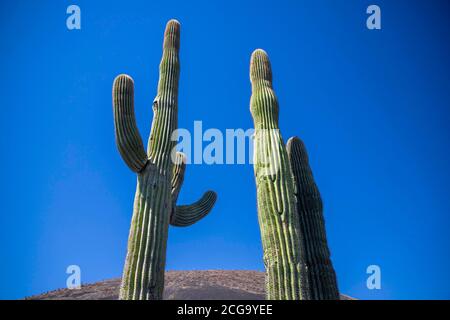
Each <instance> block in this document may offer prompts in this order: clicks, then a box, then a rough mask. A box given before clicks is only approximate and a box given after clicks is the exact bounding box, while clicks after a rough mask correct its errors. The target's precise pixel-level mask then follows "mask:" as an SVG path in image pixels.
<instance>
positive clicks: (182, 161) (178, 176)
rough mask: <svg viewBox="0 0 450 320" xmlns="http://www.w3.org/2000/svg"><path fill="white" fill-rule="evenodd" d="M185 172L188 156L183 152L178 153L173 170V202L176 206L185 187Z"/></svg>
mask: <svg viewBox="0 0 450 320" xmlns="http://www.w3.org/2000/svg"><path fill="white" fill-rule="evenodd" d="M185 171H186V156H185V155H184V154H183V153H182V152H177V153H176V157H175V164H174V166H173V170H172V202H173V203H174V205H175V204H176V203H177V200H178V195H179V194H180V190H181V186H182V185H183V181H184V173H185Z"/></svg>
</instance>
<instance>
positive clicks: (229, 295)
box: [27, 270, 351, 300]
mask: <svg viewBox="0 0 450 320" xmlns="http://www.w3.org/2000/svg"><path fill="white" fill-rule="evenodd" d="M119 285H120V279H111V280H105V281H100V282H97V283H93V284H86V285H83V286H82V287H81V289H79V290H69V289H59V290H55V291H51V292H47V293H44V294H40V295H36V296H32V297H28V298H27V299H32V300H117V298H118V295H119ZM164 299H166V300H264V273H263V272H260V271H237V270H236V271H234V270H208V271H168V272H166V277H165V290H164ZM341 299H344V300H348V299H351V298H349V297H348V296H345V295H341Z"/></svg>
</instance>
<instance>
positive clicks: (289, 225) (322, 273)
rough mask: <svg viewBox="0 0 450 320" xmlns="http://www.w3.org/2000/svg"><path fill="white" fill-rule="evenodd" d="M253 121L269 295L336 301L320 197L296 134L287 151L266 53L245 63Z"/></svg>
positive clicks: (259, 213) (336, 293) (256, 52)
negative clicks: (248, 68)
mask: <svg viewBox="0 0 450 320" xmlns="http://www.w3.org/2000/svg"><path fill="white" fill-rule="evenodd" d="M250 80H251V82H252V97H251V101H250V111H251V113H252V116H253V121H254V124H255V137H254V154H255V160H254V168H255V176H256V188H257V199H258V218H259V224H260V229H261V238H262V243H263V249H264V263H265V267H266V294H267V298H268V299H305V300H306V299H308V300H309V299H339V291H338V288H337V282H336V275H335V273H334V269H333V266H332V264H331V260H330V252H329V250H328V245H327V242H326V236H325V226H324V220H323V215H322V201H321V198H320V194H319V191H318V189H317V186H316V184H315V183H314V180H313V177H312V173H311V169H310V167H309V164H308V157H307V154H306V150H305V148H304V145H303V143H302V142H301V141H300V140H299V139H298V138H291V139H290V140H289V141H288V144H287V149H286V148H285V146H284V143H283V139H282V137H281V134H280V132H279V125H278V111H279V109H278V101H277V98H276V96H275V93H274V91H273V88H272V70H271V66H270V61H269V58H268V56H267V54H266V53H265V52H264V51H263V50H260V49H258V50H255V52H253V54H252V58H251V62H250Z"/></svg>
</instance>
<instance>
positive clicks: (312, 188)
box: [287, 137, 339, 300]
mask: <svg viewBox="0 0 450 320" xmlns="http://www.w3.org/2000/svg"><path fill="white" fill-rule="evenodd" d="M287 152H288V156H289V160H290V163H291V167H292V171H293V174H294V180H295V184H296V197H297V211H298V215H299V219H300V230H301V233H302V235H303V237H302V240H303V244H302V248H303V250H304V251H305V254H304V259H305V260H304V265H305V266H306V274H307V277H308V285H309V291H310V293H309V295H310V298H311V299H313V300H338V299H339V290H338V285H337V281H336V273H335V271H334V268H333V264H332V263H331V260H330V250H329V249H328V244H327V237H326V232H325V221H324V218H323V206H322V198H321V197H320V193H319V189H318V188H317V185H316V183H315V181H314V177H313V174H312V171H311V168H310V166H309V160H308V154H307V152H306V148H305V145H304V143H303V141H301V140H300V139H299V138H297V137H293V138H290V139H289V140H288V142H287Z"/></svg>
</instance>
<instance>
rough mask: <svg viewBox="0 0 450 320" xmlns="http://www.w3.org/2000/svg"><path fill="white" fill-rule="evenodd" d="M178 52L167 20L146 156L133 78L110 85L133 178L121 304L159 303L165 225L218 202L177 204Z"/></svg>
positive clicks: (173, 24) (175, 27)
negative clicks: (123, 301)
mask: <svg viewBox="0 0 450 320" xmlns="http://www.w3.org/2000/svg"><path fill="white" fill-rule="evenodd" d="M179 48H180V24H179V23H178V22H177V21H176V20H171V21H169V22H168V23H167V26H166V30H165V33H164V44H163V54H162V59H161V63H160V65H159V71H160V77H159V83H158V93H157V96H156V98H155V100H154V102H153V112H154V117H153V122H152V128H151V133H150V138H149V140H148V146H147V152H145V150H144V146H143V143H142V139H141V137H140V134H139V132H138V129H137V126H136V122H135V116H134V84H133V79H132V78H131V77H129V76H127V75H119V76H118V77H117V78H116V79H115V80H114V84H113V111H114V128H115V137H116V143H117V147H118V149H119V152H120V155H121V156H122V158H123V160H124V161H125V163H126V164H127V165H128V167H129V168H130V169H131V170H132V171H134V172H135V173H136V174H137V188H136V194H135V197H134V208H133V217H132V220H131V228H130V234H129V238H128V251H127V256H126V261H125V267H124V271H123V277H122V284H121V288H120V299H134V300H154V299H162V294H163V289H164V268H165V261H166V246H167V235H168V228H169V224H172V225H174V226H188V225H191V224H193V223H195V222H196V221H198V220H200V219H201V218H203V217H204V216H205V215H206V214H208V213H209V212H210V211H211V209H212V207H213V206H214V203H215V200H216V194H215V193H214V192H212V191H208V192H206V193H205V194H204V195H203V197H202V198H201V199H200V200H199V201H197V202H196V203H194V204H192V205H186V206H177V205H176V201H177V198H178V194H179V192H180V188H181V185H182V182H183V177H184V171H185V165H186V164H185V157H184V155H183V154H181V153H177V154H176V155H175V154H174V149H175V144H176V141H174V140H173V139H171V138H172V134H173V132H174V130H176V129H177V126H178V123H177V121H178V80H179V69H180V66H179V58H178V53H179Z"/></svg>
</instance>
